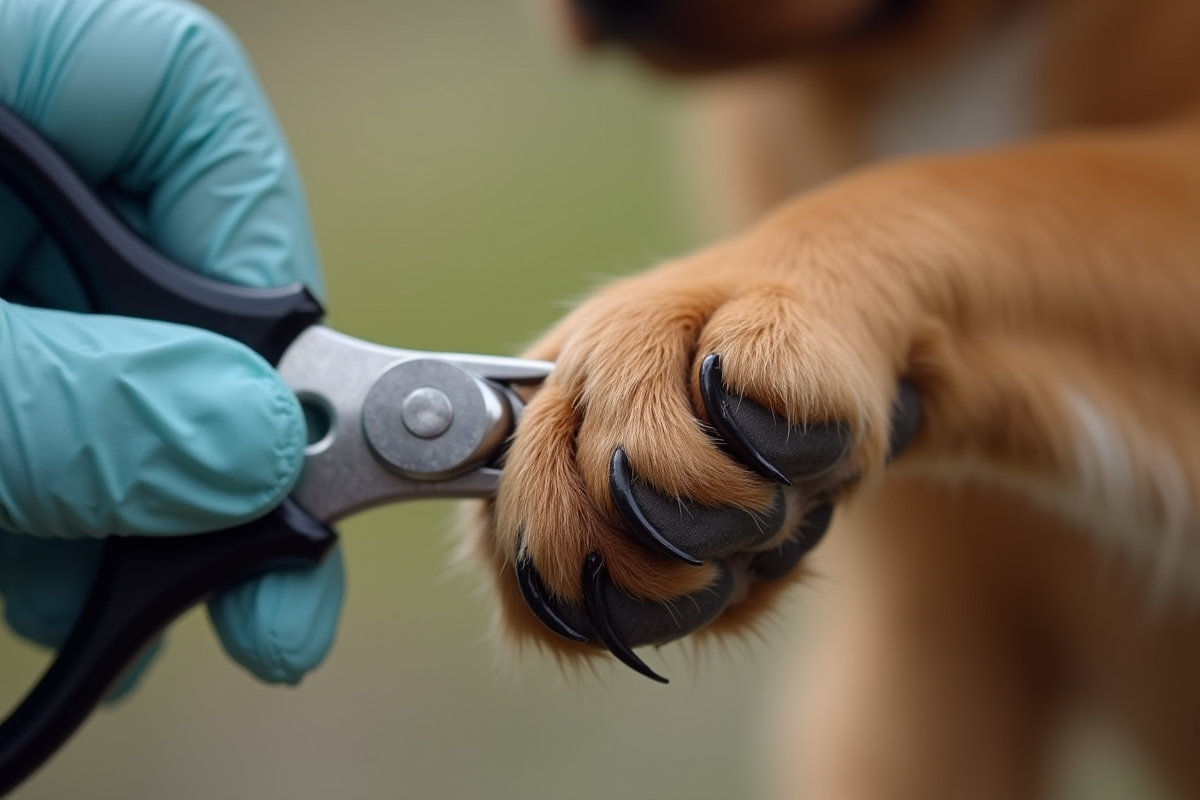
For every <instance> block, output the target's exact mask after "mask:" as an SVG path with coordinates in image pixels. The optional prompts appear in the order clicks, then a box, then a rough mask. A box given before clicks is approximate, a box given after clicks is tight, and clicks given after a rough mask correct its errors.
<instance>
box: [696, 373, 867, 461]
mask: <svg viewBox="0 0 1200 800" xmlns="http://www.w3.org/2000/svg"><path fill="white" fill-rule="evenodd" d="M700 394H701V396H702V397H703V399H704V407H705V408H706V409H707V411H708V416H709V418H710V419H711V420H712V424H713V427H714V428H716V429H717V433H718V434H720V436H721V438H722V440H723V441H724V442H725V446H726V447H728V448H729V450H730V452H731V453H732V454H733V455H734V457H736V458H737V459H738V460H739V461H741V462H742V463H743V464H745V465H746V466H748V467H750V468H751V469H753V470H754V471H755V472H757V473H758V474H760V475H762V476H763V477H764V478H767V479H769V480H773V481H775V482H777V483H782V484H790V483H791V482H792V480H806V479H809V478H815V477H817V476H818V475H820V474H821V473H823V472H826V471H827V470H829V469H830V468H832V467H834V466H835V465H836V464H837V463H838V462H840V461H841V460H842V459H843V458H845V456H846V454H847V453H848V452H849V449H850V432H849V431H848V430H847V429H846V428H845V426H843V425H839V424H836V423H821V424H818V425H809V426H804V427H800V426H795V425H789V424H788V422H787V420H786V419H783V418H782V417H780V416H779V415H778V414H776V413H775V412H773V411H771V410H770V409H769V408H764V407H763V406H761V405H759V404H758V403H755V402H753V401H752V400H747V399H746V398H744V397H737V396H734V395H730V394H728V393H727V392H726V391H725V384H724V382H723V381H722V378H721V357H720V356H718V355H717V354H716V353H712V354H710V355H708V356H706V357H705V359H704V361H703V362H702V363H701V365H700Z"/></svg>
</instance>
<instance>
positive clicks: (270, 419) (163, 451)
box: [0, 302, 304, 537]
mask: <svg viewBox="0 0 1200 800" xmlns="http://www.w3.org/2000/svg"><path fill="white" fill-rule="evenodd" d="M0 384H2V385H3V386H4V387H5V389H4V391H3V392H2V393H0V442H4V444H5V446H4V447H3V448H0V506H3V507H4V508H5V509H6V510H7V515H8V517H10V522H11V523H12V526H11V527H13V528H14V529H16V530H18V531H20V532H23V533H32V534H37V535H42V536H62V537H72V536H80V535H92V536H102V535H111V534H166V535H174V534H183V533H197V532H201V531H208V530H216V529H219V528H226V527H230V526H232V525H236V524H240V523H242V522H245V521H248V520H250V519H253V518H255V517H256V516H260V515H261V514H263V513H265V512H266V511H267V510H269V509H270V508H273V507H274V506H275V505H277V504H278V503H279V502H280V501H282V499H283V497H284V496H286V494H287V492H288V491H290V489H291V487H292V485H293V484H294V482H295V480H296V479H297V477H298V473H299V470H300V467H301V464H302V461H303V449H304V425H303V419H302V414H301V411H300V407H299V403H298V401H297V400H296V398H295V396H294V395H293V394H292V393H291V391H290V390H289V389H288V388H287V387H286V386H285V385H284V384H283V383H282V381H281V380H280V379H279V376H278V373H276V372H275V371H274V370H273V369H272V368H271V367H270V365H269V364H267V363H266V362H265V361H263V360H262V359H261V358H260V357H259V356H257V355H256V354H254V353H253V352H251V351H250V350H249V349H248V348H246V347H244V346H242V345H240V344H237V343H236V342H233V341H230V340H228V339H224V338H222V337H219V336H216V335H214V334H210V333H207V332H205V331H201V330H198V329H194V328H188V327H184V326H179V325H168V324H165V323H158V322H150V321H147V320H137V319H127V318H123V317H104V316H97V315H77V314H71V313H68V312H59V311H49V310H45V309H33V308H25V307H21V306H14V305H11V304H6V303H3V302H0ZM113 442H119V443H120V446H119V447H114V446H112V443H113Z"/></svg>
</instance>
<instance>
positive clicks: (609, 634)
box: [583, 553, 669, 683]
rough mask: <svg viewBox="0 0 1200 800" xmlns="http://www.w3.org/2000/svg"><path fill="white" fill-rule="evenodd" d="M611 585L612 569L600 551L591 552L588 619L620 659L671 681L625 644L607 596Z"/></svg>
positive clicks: (586, 568)
mask: <svg viewBox="0 0 1200 800" xmlns="http://www.w3.org/2000/svg"><path fill="white" fill-rule="evenodd" d="M611 585H612V579H611V578H609V577H608V570H607V569H605V567H604V561H603V559H601V558H600V555H599V554H598V553H590V554H588V557H587V558H586V559H585V560H584V562H583V603H584V608H585V609H586V610H587V615H588V619H590V620H591V623H592V627H594V628H595V629H596V636H597V637H598V638H599V639H600V641H601V642H603V644H604V646H605V647H607V648H608V650H609V652H611V653H612V654H613V655H614V656H616V658H617V660H618V661H620V662H621V663H623V664H625V666H627V667H629V668H630V669H632V670H633V671H634V672H637V673H639V674H641V675H645V676H646V677H647V678H649V679H651V680H654V681H658V682H659V683H669V681H668V680H667V679H666V678H664V677H663V676H661V675H659V674H658V673H657V672H655V671H654V670H652V669H650V667H649V666H647V665H646V662H644V661H642V660H641V659H640V658H638V656H637V654H636V653H634V652H633V649H632V648H630V647H629V645H627V644H625V641H624V640H623V639H622V638H621V636H620V634H618V633H617V629H616V627H615V626H614V625H613V623H612V618H611V616H610V615H609V613H608V606H607V604H606V603H605V600H604V596H605V593H606V592H607V591H608V590H609V587H610V586H611Z"/></svg>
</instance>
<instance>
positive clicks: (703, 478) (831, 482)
mask: <svg viewBox="0 0 1200 800" xmlns="http://www.w3.org/2000/svg"><path fill="white" fill-rule="evenodd" d="M709 288H710V289H711V288H712V287H709ZM699 294H700V295H702V297H701V298H699V300H707V301H708V302H700V301H699V300H698V298H697V296H696V293H695V292H692V293H684V294H683V295H680V294H678V293H674V292H671V291H669V290H667V291H660V292H656V293H652V294H644V295H642V296H641V297H640V299H639V298H637V297H631V296H630V295H629V293H628V292H622V291H614V292H610V293H609V294H608V295H607V299H606V298H601V299H600V300H598V301H593V303H592V304H589V305H588V306H585V307H583V308H582V309H580V311H579V312H577V313H576V314H575V315H574V316H573V318H571V319H569V320H568V321H567V323H565V324H564V328H563V329H562V330H560V331H559V332H557V333H556V334H552V335H551V337H550V341H549V343H548V345H547V347H546V348H545V349H549V350H551V352H549V353H547V352H545V349H543V351H539V352H535V353H534V354H533V355H536V356H538V357H547V356H548V355H549V356H552V357H553V356H557V360H558V366H557V367H556V369H555V373H554V375H552V376H551V378H550V380H549V381H547V383H546V385H545V386H544V387H543V388H542V389H541V391H540V392H539V393H538V394H537V395H536V396H535V397H534V398H533V399H532V401H531V402H530V404H529V406H528V408H527V409H526V412H525V416H524V418H523V420H522V421H521V424H520V426H519V430H518V435H517V436H516V438H515V441H514V443H513V446H512V449H511V450H510V452H509V454H508V457H507V461H506V463H505V466H504V475H503V478H502V479H501V487H500V492H499V495H498V497H497V499H496V501H494V503H492V504H489V505H488V506H487V508H486V509H485V510H484V514H483V516H482V519H481V524H480V525H479V526H478V528H477V531H476V535H475V536H474V537H473V540H472V541H473V545H474V546H473V548H472V549H473V550H474V551H475V552H476V553H478V554H481V555H483V556H484V558H485V559H486V561H487V563H488V565H489V566H490V568H491V572H492V574H493V576H494V578H495V581H496V586H497V588H498V589H499V594H500V597H501V599H502V604H501V613H502V622H503V623H505V627H506V629H507V630H509V631H510V632H515V633H516V634H518V637H520V638H532V639H533V640H534V641H536V642H538V643H539V644H552V645H553V646H554V648H555V650H556V651H557V652H560V653H565V654H568V655H576V654H585V653H588V652H597V651H598V649H603V650H607V651H609V652H610V653H612V654H613V655H614V656H615V657H616V658H618V659H619V660H620V661H622V662H624V663H625V664H627V665H628V666H630V667H632V668H633V669H635V670H636V671H638V672H639V673H641V674H643V675H646V676H647V677H650V678H653V679H655V680H659V681H663V682H665V679H663V678H661V677H660V676H658V675H657V674H656V673H655V672H654V671H653V670H652V669H650V667H649V666H647V665H646V663H645V662H644V661H642V659H641V658H640V657H639V656H638V655H637V654H636V653H635V652H634V648H637V647H642V646H646V645H661V644H665V643H667V642H670V641H672V640H675V639H679V638H682V637H684V636H687V635H689V634H692V633H696V632H698V631H701V630H705V631H713V630H721V629H727V628H735V627H737V626H740V625H744V624H748V623H749V622H751V621H752V620H753V618H754V617H756V616H757V615H758V614H759V613H760V612H761V610H762V609H763V607H764V606H765V605H766V604H767V603H768V601H769V599H770V598H771V597H773V596H774V595H775V594H777V588H778V587H779V586H781V585H784V584H786V583H788V579H789V578H793V577H795V576H797V575H799V574H800V573H802V569H801V564H802V562H803V560H804V556H805V555H806V554H807V553H808V552H809V551H810V550H811V549H812V548H813V547H814V546H816V545H817V543H819V542H820V541H821V539H822V537H823V536H824V535H825V532H826V530H827V528H828V527H829V524H830V521H831V519H832V517H833V514H834V508H835V504H836V503H837V502H838V500H839V499H840V498H841V497H843V496H844V495H845V493H846V492H847V490H848V488H849V487H852V486H853V485H855V484H856V483H858V482H860V481H861V480H862V478H863V476H864V475H865V474H866V473H868V472H870V471H872V470H874V469H876V468H877V467H879V466H882V464H883V463H884V461H886V459H887V458H889V457H891V456H894V455H895V454H897V453H899V452H900V450H902V449H903V448H904V447H905V446H906V445H907V444H908V443H909V442H910V441H911V440H912V439H913V437H914V436H915V434H916V432H917V429H918V427H919V425H920V414H921V404H920V399H919V396H918V393H917V391H916V389H915V388H914V387H913V385H912V384H911V383H908V382H906V381H899V382H897V379H896V378H895V376H894V374H892V375H888V376H887V377H880V376H875V375H871V374H870V373H871V370H870V369H869V368H867V367H864V365H863V360H864V359H862V358H861V356H860V353H859V352H856V351H858V350H861V348H856V347H854V346H853V345H852V344H850V343H848V342H847V341H846V339H845V337H843V336H839V335H837V333H836V331H835V330H833V329H832V327H826V326H822V325H820V324H818V323H816V322H814V320H813V319H812V318H809V317H807V316H806V315H804V314H803V313H802V307H803V305H804V303H803V301H802V299H800V298H798V297H796V296H795V295H794V294H792V293H791V292H790V291H787V290H783V289H781V288H780V287H777V286H766V287H763V286H759V287H757V288H756V289H755V290H754V291H753V292H746V291H742V290H738V289H729V290H728V293H726V292H721V291H712V292H700V293H699ZM614 296H615V297H616V298H617V299H616V300H614V299H613V298H614ZM789 323H797V324H795V325H789ZM731 373H732V374H731ZM885 386H886V387H887V388H886V389H885V388H883V387H885ZM534 621H536V622H534Z"/></svg>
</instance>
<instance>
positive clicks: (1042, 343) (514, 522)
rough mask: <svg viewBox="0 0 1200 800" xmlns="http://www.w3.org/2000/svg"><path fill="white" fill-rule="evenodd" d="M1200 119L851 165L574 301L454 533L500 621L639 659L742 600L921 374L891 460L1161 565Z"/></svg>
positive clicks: (806, 542) (1179, 401)
mask: <svg viewBox="0 0 1200 800" xmlns="http://www.w3.org/2000/svg"><path fill="white" fill-rule="evenodd" d="M1198 137H1200V131H1198V129H1197V127H1196V126H1195V125H1194V124H1190V123H1189V124H1179V125H1176V126H1173V127H1169V126H1168V127H1163V128H1162V129H1157V130H1148V129H1147V130H1142V131H1127V132H1112V133H1090V134H1079V135H1076V136H1063V137H1059V138H1055V139H1047V140H1045V141H1042V142H1039V143H1035V144H1031V145H1027V146H1023V147H1019V148H1013V149H1011V150H1004V151H995V152H991V153H984V154H978V155H964V156H955V157H949V158H942V159H931V160H924V161H910V162H901V163H897V164H895V165H891V166H886V167H881V168H876V169H872V170H866V171H863V172H861V173H859V174H857V175H855V176H851V177H850V178H848V179H846V180H843V181H840V182H838V183H836V184H833V185H831V186H829V187H828V188H826V189H823V190H821V191H819V192H815V193H813V194H810V195H807V196H805V197H803V198H801V199H799V200H797V201H795V202H793V203H791V204H790V205H788V206H786V207H784V208H783V209H782V210H780V211H779V212H778V213H776V214H774V215H773V216H771V217H770V218H768V219H767V220H765V221H764V222H763V223H762V224H760V225H759V226H758V227H756V228H754V229H753V230H752V231H750V232H749V233H747V234H745V235H743V236H741V237H739V238H737V239H734V240H730V241H728V242H725V243H723V244H721V245H718V246H716V247H713V248H710V249H708V250H705V251H703V252H701V253H699V254H696V255H694V256H691V257H689V258H686V259H682V260H679V261H676V262H672V263H669V264H666V265H663V266H661V267H659V268H658V269H656V270H653V271H651V272H649V273H646V274H644V275H641V276H637V277H633V278H629V279H625V280H623V281H619V282H617V283H614V284H612V285H611V286H609V287H607V288H606V289H605V290H604V291H602V292H600V293H599V294H598V295H597V297H595V298H594V299H592V300H590V301H588V302H587V303H584V304H583V305H582V306H581V307H580V308H579V309H577V310H576V311H575V312H574V313H573V314H571V315H570V316H569V317H568V318H567V319H566V320H564V322H563V323H562V324H560V326H559V327H558V328H557V329H556V330H555V331H553V332H552V333H551V334H550V335H549V336H548V337H547V338H546V339H545V340H544V341H543V343H542V344H540V345H539V346H537V347H535V348H534V349H533V351H532V352H531V354H532V355H534V356H537V357H544V358H553V359H556V360H557V362H558V367H557V369H556V371H555V373H554V375H553V376H552V377H551V378H550V380H549V381H548V382H547V384H546V386H545V387H544V388H543V389H542V390H541V392H540V393H539V394H538V395H537V396H536V397H535V398H534V399H533V401H532V402H531V404H530V405H529V407H528V409H527V411H526V416H525V418H524V420H523V421H522V423H521V429H520V433H519V434H518V436H517V438H516V441H515V443H514V446H513V448H512V450H511V452H510V454H509V456H508V461H507V464H506V466H505V470H504V478H503V480H502V484H501V489H500V494H499V498H498V500H497V503H496V505H495V507H494V509H493V508H489V509H487V510H485V512H484V516H483V524H482V525H481V526H480V528H479V530H478V532H477V534H476V536H475V537H474V539H473V549H474V550H475V551H476V552H477V553H479V554H480V555H481V556H482V557H483V559H484V561H485V562H486V563H487V564H488V565H489V567H490V569H491V572H492V574H493V576H494V577H495V578H496V581H497V586H498V588H499V590H500V592H501V596H502V598H503V612H504V618H505V621H506V622H507V623H508V629H509V630H510V631H514V632H517V633H518V634H523V635H525V636H527V637H531V638H533V639H534V640H536V641H539V642H543V643H553V644H554V645H556V646H557V647H556V649H557V650H558V651H559V652H563V653H568V654H579V655H582V654H587V653H593V652H596V651H595V649H594V646H595V645H603V646H605V647H607V648H608V649H610V650H612V651H613V652H614V653H617V654H618V655H619V656H620V657H621V658H622V659H623V660H625V661H626V662H627V663H630V664H631V665H634V666H636V667H638V668H639V669H643V671H648V670H646V669H644V667H645V665H643V664H641V663H640V662H639V661H638V659H637V658H636V657H635V656H633V655H632V653H631V651H630V650H629V648H630V646H637V645H642V644H658V643H662V642H664V641H668V640H670V639H672V638H678V637H679V636H682V635H685V634H687V633H690V632H692V631H696V630H700V629H705V630H708V631H713V630H721V629H722V628H723V627H724V628H728V627H737V626H739V625H741V624H742V623H744V622H747V621H750V620H753V619H754V618H755V614H756V612H757V611H759V610H760V609H761V608H763V606H764V605H765V604H766V601H767V600H768V599H769V598H770V597H772V596H773V595H774V593H775V592H776V590H777V588H778V586H779V585H780V584H781V583H783V582H786V581H780V580H779V579H780V578H784V577H795V576H797V575H799V574H800V573H801V572H802V570H801V569H799V568H798V567H797V565H798V564H799V563H800V561H801V557H802V556H803V554H804V552H805V551H806V549H807V548H808V547H810V546H811V545H812V544H813V543H814V542H815V541H817V540H818V539H819V538H820V534H821V533H822V532H823V531H824V527H825V525H826V524H827V523H828V520H829V516H830V513H829V509H830V507H831V503H834V502H837V501H840V500H841V499H842V498H843V497H845V496H846V495H847V493H848V492H850V491H857V490H858V489H859V488H860V487H867V486H870V485H872V484H873V483H874V482H875V479H876V478H877V477H878V476H879V475H880V474H881V471H882V469H883V468H884V466H885V464H887V463H889V457H890V456H891V455H894V454H895V452H896V451H898V450H899V448H900V447H901V446H902V445H904V444H906V443H907V440H908V439H909V438H910V436H909V434H911V433H912V427H913V425H912V424H913V423H914V422H915V421H916V408H917V406H916V403H915V402H914V401H913V399H912V397H913V393H912V392H911V391H910V390H909V389H908V388H905V387H910V386H915V389H916V396H919V398H920V407H921V409H922V410H921V412H920V430H919V433H918V434H917V436H916V439H915V440H914V441H913V442H912V445H911V447H910V448H909V450H908V452H906V453H905V454H904V455H903V456H902V457H901V458H900V459H899V460H897V461H896V468H897V469H906V470H913V471H919V472H922V473H923V474H925V475H934V476H938V477H944V478H952V479H960V478H963V477H975V478H982V479H984V480H987V481H993V482H999V483H1003V484H1005V485H1006V486H1009V487H1016V489H1017V490H1019V491H1022V492H1025V493H1026V494H1027V495H1029V496H1032V497H1034V498H1035V499H1036V500H1038V501H1039V502H1044V503H1050V504H1052V505H1054V506H1056V507H1057V508H1060V509H1062V510H1065V511H1067V512H1069V513H1071V514H1074V515H1077V516H1080V517H1083V518H1085V519H1087V520H1088V521H1089V522H1098V523H1103V524H1111V525H1113V526H1115V527H1117V528H1120V529H1129V530H1136V531H1138V532H1139V533H1138V536H1140V537H1143V538H1146V539H1148V540H1151V541H1152V542H1157V543H1160V544H1162V545H1163V547H1160V548H1159V551H1160V552H1164V553H1166V554H1167V556H1170V558H1167V560H1166V561H1164V563H1172V564H1177V563H1179V561H1180V559H1178V558H1175V557H1173V556H1171V552H1170V551H1169V549H1164V548H1170V547H1175V548H1184V547H1187V546H1190V545H1189V544H1188V542H1189V540H1190V538H1191V537H1192V533H1191V528H1192V524H1193V519H1192V511H1191V508H1190V505H1189V500H1190V498H1191V497H1194V496H1196V495H1197V492H1196V491H1195V487H1196V486H1197V483H1198V482H1200V481H1198V478H1197V476H1200V419H1198V418H1196V417H1195V415H1194V413H1193V410H1194V408H1195V407H1196V405H1197V402H1200V367H1198V366H1197V364H1198V363H1200V362H1197V361H1196V358H1195V353H1196V352H1197V348H1200V314H1197V313H1196V311H1195V309H1196V308H1197V303H1198V301H1200V268H1198V267H1197V263H1198V262H1200V224H1197V220H1200V154H1198V151H1197V148H1196V147H1195V145H1194V142H1195V141H1196V139H1197V138H1198ZM898 387H899V388H898ZM730 420H732V422H731V421H730ZM710 424H711V426H712V427H710ZM735 429H737V430H735ZM739 430H740V433H739V432H738V431H739ZM739 442H740V444H739ZM756 453H757V455H756ZM764 454H765V455H764ZM772 462H773V463H772ZM764 464H765V466H764ZM785 484H786V485H785ZM529 609H533V610H534V614H532V615H531V614H530V611H529ZM535 617H536V619H535ZM539 621H540V624H539ZM714 623H715V624H714ZM547 626H548V627H547ZM551 630H552V631H554V632H555V633H557V634H558V636H555V635H553V634H551V633H549V631H551ZM572 640H573V641H572Z"/></svg>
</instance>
